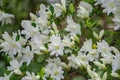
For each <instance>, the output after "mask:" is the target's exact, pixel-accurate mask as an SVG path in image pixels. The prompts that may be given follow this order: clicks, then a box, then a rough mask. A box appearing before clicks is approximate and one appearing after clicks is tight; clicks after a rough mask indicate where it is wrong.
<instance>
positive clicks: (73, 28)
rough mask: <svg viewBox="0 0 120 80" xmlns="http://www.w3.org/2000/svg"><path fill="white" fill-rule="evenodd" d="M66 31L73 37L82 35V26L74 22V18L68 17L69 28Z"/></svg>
mask: <svg viewBox="0 0 120 80" xmlns="http://www.w3.org/2000/svg"><path fill="white" fill-rule="evenodd" d="M65 30H66V31H69V32H70V34H71V35H73V34H81V30H80V25H79V24H78V23H76V22H74V21H73V18H72V16H67V27H66V28H65Z"/></svg>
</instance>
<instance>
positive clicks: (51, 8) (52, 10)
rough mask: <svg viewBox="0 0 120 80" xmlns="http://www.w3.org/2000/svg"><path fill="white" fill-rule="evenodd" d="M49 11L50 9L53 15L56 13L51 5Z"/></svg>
mask: <svg viewBox="0 0 120 80" xmlns="http://www.w3.org/2000/svg"><path fill="white" fill-rule="evenodd" d="M49 9H50V11H51V13H52V14H53V13H54V7H53V6H52V5H50V8H49Z"/></svg>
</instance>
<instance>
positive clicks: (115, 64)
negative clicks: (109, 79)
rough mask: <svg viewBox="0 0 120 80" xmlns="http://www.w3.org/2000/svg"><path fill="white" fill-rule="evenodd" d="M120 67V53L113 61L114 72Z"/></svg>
mask: <svg viewBox="0 0 120 80" xmlns="http://www.w3.org/2000/svg"><path fill="white" fill-rule="evenodd" d="M118 69H120V54H117V55H116V56H115V59H114V60H113V61H112V72H113V73H114V72H115V71H117V70H118Z"/></svg>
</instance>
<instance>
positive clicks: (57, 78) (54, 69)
mask: <svg viewBox="0 0 120 80" xmlns="http://www.w3.org/2000/svg"><path fill="white" fill-rule="evenodd" d="M44 71H45V75H44V77H43V78H44V80H47V79H45V78H47V77H49V76H50V77H51V78H53V80H61V79H64V76H63V73H64V71H63V70H62V67H60V66H56V65H55V64H54V63H48V64H47V65H46V67H45V68H44Z"/></svg>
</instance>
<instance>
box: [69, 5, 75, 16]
mask: <svg viewBox="0 0 120 80" xmlns="http://www.w3.org/2000/svg"><path fill="white" fill-rule="evenodd" d="M69 10H70V12H71V14H73V13H74V12H75V8H74V5H73V3H71V4H70V6H69Z"/></svg>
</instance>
